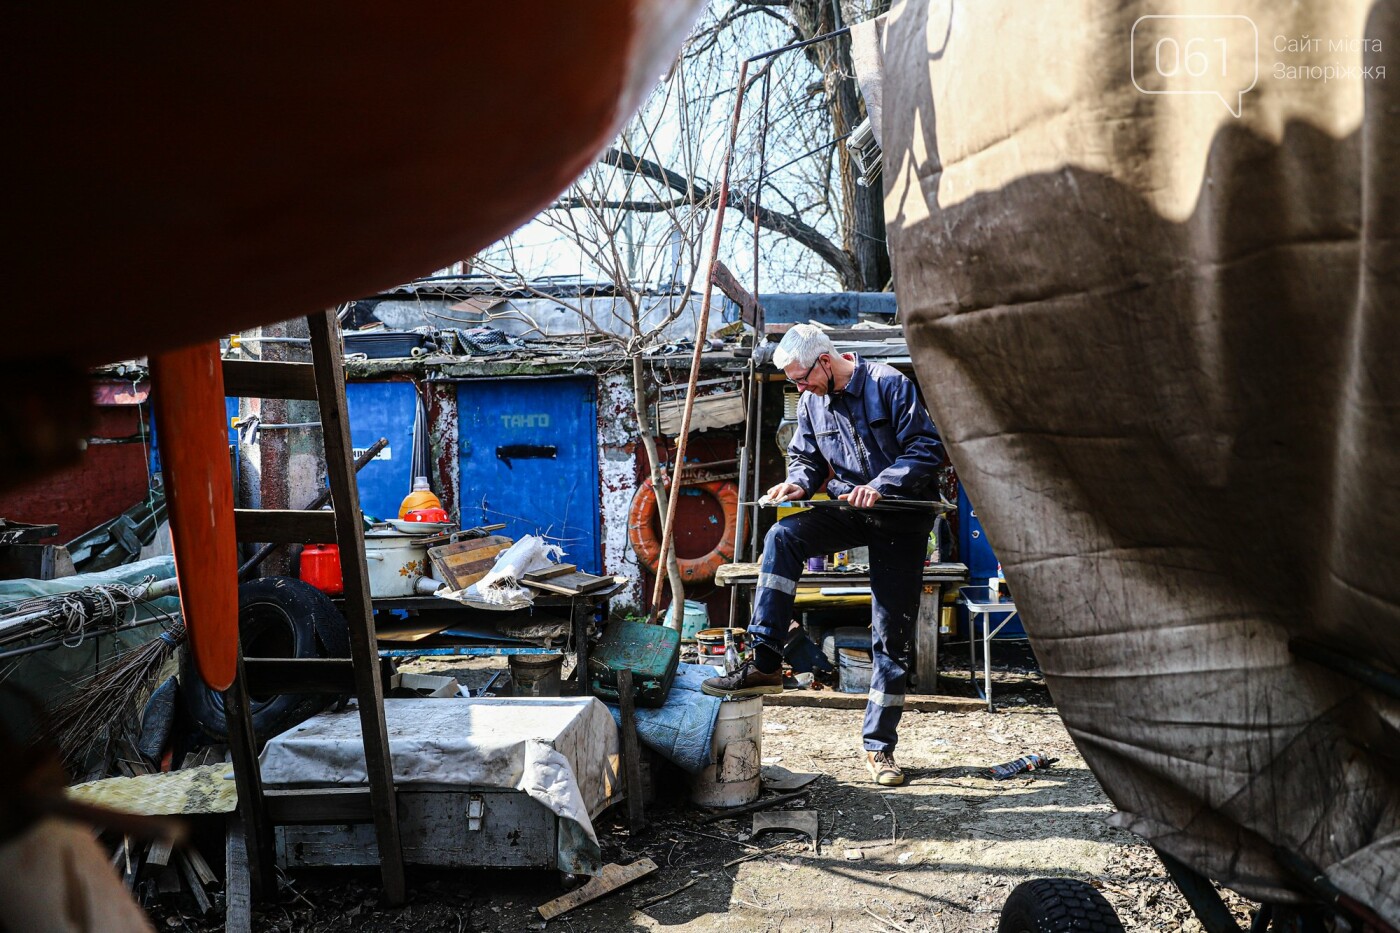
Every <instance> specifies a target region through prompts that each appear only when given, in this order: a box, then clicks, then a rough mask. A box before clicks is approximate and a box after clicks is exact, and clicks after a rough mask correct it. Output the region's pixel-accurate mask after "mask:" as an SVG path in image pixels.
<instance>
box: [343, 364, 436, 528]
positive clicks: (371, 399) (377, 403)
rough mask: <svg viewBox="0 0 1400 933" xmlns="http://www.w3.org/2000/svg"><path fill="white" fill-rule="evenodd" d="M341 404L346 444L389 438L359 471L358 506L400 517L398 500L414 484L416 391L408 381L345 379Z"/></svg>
mask: <svg viewBox="0 0 1400 933" xmlns="http://www.w3.org/2000/svg"><path fill="white" fill-rule="evenodd" d="M345 402H346V405H347V407H348V408H349V414H350V444H351V445H352V446H353V447H354V448H355V450H356V452H357V453H358V452H359V451H361V450H363V449H364V448H366V447H368V446H369V445H371V444H373V443H374V442H375V441H377V440H379V439H380V438H381V437H385V438H388V439H389V446H388V447H386V448H385V449H384V450H383V451H382V452H381V453H380V454H379V456H378V457H376V458H375V459H374V460H372V461H370V462H369V463H367V464H365V468H364V469H363V470H361V471H360V473H359V476H358V480H359V484H358V485H359V487H360V508H361V509H363V510H364V513H365V514H366V515H370V516H373V517H375V518H398V517H399V503H401V502H403V497H404V496H406V495H408V493H409V491H410V490H411V489H412V488H413V477H412V476H410V475H409V471H410V470H411V469H412V465H413V417H414V414H415V413H416V412H417V410H418V392H417V390H416V389H415V388H414V387H413V383H411V382H349V383H346V384H345ZM430 482H431V480H430Z"/></svg>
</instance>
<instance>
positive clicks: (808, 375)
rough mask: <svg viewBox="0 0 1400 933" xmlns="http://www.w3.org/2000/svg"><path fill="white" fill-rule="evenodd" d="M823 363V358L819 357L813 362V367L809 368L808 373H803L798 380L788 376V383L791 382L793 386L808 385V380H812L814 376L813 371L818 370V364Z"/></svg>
mask: <svg viewBox="0 0 1400 933" xmlns="http://www.w3.org/2000/svg"><path fill="white" fill-rule="evenodd" d="M821 361H822V358H821V357H817V358H816V359H815V360H813V361H812V365H811V366H808V367H807V371H806V372H805V373H803V374H802V375H801V376H799V377H798V378H796V379H794V378H792V377H791V376H788V377H787V381H788V382H791V383H792V384H793V385H796V386H803V385H806V384H807V380H808V379H810V378H811V376H812V370H814V369H816V368H817V364H818V363H820V362H821Z"/></svg>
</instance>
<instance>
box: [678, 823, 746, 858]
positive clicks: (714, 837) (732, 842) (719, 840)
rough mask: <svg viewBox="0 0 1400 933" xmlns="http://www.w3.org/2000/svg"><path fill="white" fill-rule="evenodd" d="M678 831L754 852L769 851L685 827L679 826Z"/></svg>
mask: <svg viewBox="0 0 1400 933" xmlns="http://www.w3.org/2000/svg"><path fill="white" fill-rule="evenodd" d="M676 829H678V830H680V831H681V832H683V833H688V834H689V835H691V836H704V837H705V838H706V839H714V840H715V841H717V842H727V843H729V844H730V845H732V846H738V847H739V848H741V849H750V850H752V851H754V852H767V851H768V850H767V849H762V848H759V847H758V846H751V845H749V844H748V843H747V842H740V841H739V840H737V839H726V838H725V837H723V836H716V835H715V834H714V833H702V832H700V831H699V830H698V829H686V828H685V827H684V826H677V827H676Z"/></svg>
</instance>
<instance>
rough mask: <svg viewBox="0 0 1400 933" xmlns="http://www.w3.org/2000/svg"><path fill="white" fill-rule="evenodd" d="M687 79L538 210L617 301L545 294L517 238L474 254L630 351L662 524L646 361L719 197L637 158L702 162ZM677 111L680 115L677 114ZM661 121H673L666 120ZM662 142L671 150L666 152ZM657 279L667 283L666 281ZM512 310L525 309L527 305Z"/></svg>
mask: <svg viewBox="0 0 1400 933" xmlns="http://www.w3.org/2000/svg"><path fill="white" fill-rule="evenodd" d="M684 83H685V69H684V68H683V67H681V68H677V69H675V70H674V71H673V72H672V75H671V77H670V78H669V79H668V80H667V81H666V82H665V83H663V84H662V86H661V87H660V88H658V90H657V92H656V93H655V95H654V98H653V100H652V101H651V102H650V103H649V104H648V106H646V107H644V108H643V110H642V112H641V114H640V115H639V116H638V117H637V118H636V119H635V120H634V121H633V122H632V123H631V124H630V125H629V126H628V127H627V129H626V130H625V131H624V133H623V134H622V137H621V139H620V140H619V148H617V149H614V150H611V151H614V152H616V153H617V155H618V157H617V158H616V159H614V160H611V161H606V160H605V161H600V162H599V163H598V164H596V165H594V166H593V167H591V168H590V169H589V170H588V171H587V172H585V173H584V175H583V177H581V178H580V179H579V180H578V181H576V182H575V183H574V184H573V185H572V186H571V187H570V188H569V190H568V192H566V194H565V196H564V197H563V198H561V199H560V203H559V204H558V205H556V207H555V208H554V209H551V210H549V211H546V212H545V213H544V214H542V215H541V217H540V218H538V222H539V223H541V224H543V225H544V226H545V227H547V228H549V229H551V230H553V231H555V232H556V233H558V234H560V235H561V236H562V237H563V238H564V239H565V240H566V241H567V242H568V243H570V244H571V245H572V246H573V247H574V248H575V249H576V250H577V251H578V254H579V256H580V262H581V265H582V269H581V271H582V272H584V273H586V274H588V275H591V276H597V277H601V278H603V279H605V280H606V281H607V282H609V283H610V284H611V285H612V292H613V296H614V297H613V298H612V300H611V302H608V303H605V304H604V306H603V307H602V308H601V309H600V308H599V304H600V303H599V302H598V301H593V302H588V301H585V300H581V299H567V298H560V297H558V296H557V295H554V294H550V295H545V293H543V292H541V291H539V290H538V289H537V288H535V287H534V286H533V285H532V284H531V276H530V275H529V274H528V272H527V270H525V269H523V268H522V264H521V262H520V252H521V251H520V249H519V248H518V245H517V244H514V243H512V242H510V240H507V241H504V242H503V243H501V244H499V245H498V246H497V247H495V248H493V249H492V250H488V251H486V252H485V253H483V254H482V255H480V256H478V257H476V258H475V259H474V260H473V268H474V270H476V271H479V272H485V273H486V274H488V275H491V276H493V277H495V278H496V279H497V280H498V281H499V282H500V283H501V284H503V285H508V286H509V287H511V288H515V289H520V290H523V291H525V292H527V293H534V294H537V295H540V296H541V297H548V298H549V299H550V300H551V301H552V302H555V303H558V304H562V305H564V306H565V307H568V308H569V309H570V310H572V311H573V312H574V313H575V314H577V315H578V318H579V321H580V322H581V324H582V327H583V331H582V333H583V336H585V337H587V338H588V339H589V340H590V341H593V342H598V343H601V344H605V345H608V346H610V347H611V348H612V349H614V350H615V351H616V352H617V353H618V354H619V355H620V356H621V357H622V358H623V359H625V360H626V365H627V368H628V371H629V375H630V381H631V384H632V414H633V416H634V417H635V418H636V421H637V426H638V433H639V434H640V437H641V441H642V445H643V448H644V449H645V450H646V454H647V461H648V463H649V465H650V472H651V481H652V487H653V491H654V493H655V495H656V501H657V509H658V512H659V515H660V518H661V521H662V522H663V524H664V522H665V521H666V516H667V514H668V512H669V511H670V509H671V508H672V505H673V499H672V497H671V494H670V493H671V490H670V489H669V488H668V485H667V481H666V476H665V471H664V469H663V465H662V462H661V456H660V451H659V447H658V444H657V437H656V434H657V431H658V426H655V425H653V424H652V423H651V416H650V410H651V409H650V405H649V404H648V402H649V399H650V397H651V394H652V389H653V387H654V386H656V385H657V384H658V380H657V378H656V373H654V372H652V371H651V370H650V368H649V367H648V365H647V361H648V358H649V357H648V351H649V350H651V349H653V348H655V347H656V346H658V345H659V344H661V343H663V342H666V341H668V340H669V339H671V338H670V337H669V335H668V331H670V330H671V329H672V326H673V325H674V324H676V322H677V321H679V320H681V319H682V317H683V316H684V315H686V313H687V312H688V311H690V310H691V305H692V300H693V299H692V295H693V291H694V286H695V284H696V282H695V279H696V275H697V273H698V271H699V270H700V269H701V268H702V265H703V263H702V261H701V258H700V251H701V245H700V244H701V242H702V241H703V239H704V236H703V233H704V231H705V229H706V227H707V223H708V218H709V216H710V205H709V198H708V195H704V196H701V195H698V194H697V193H696V191H695V190H693V189H691V188H690V187H689V186H688V185H685V184H682V185H681V186H680V188H679V193H678V194H677V193H673V192H672V191H671V190H668V187H667V182H666V181H664V180H662V179H660V178H657V177H655V176H654V175H649V174H648V173H646V172H642V171H638V170H635V169H629V168H628V166H634V165H639V164H641V163H642V162H651V163H654V162H655V161H656V160H657V159H659V158H663V157H668V158H674V159H676V160H678V161H679V163H680V164H681V165H683V166H685V167H686V168H687V169H690V168H691V167H692V166H693V162H692V161H691V157H692V155H693V153H694V151H695V148H696V141H695V140H694V138H693V137H692V136H691V135H690V134H691V124H690V121H689V119H688V116H687V111H686V108H684V107H681V108H679V110H678V111H673V110H671V109H669V108H668V107H667V104H668V103H669V102H670V101H671V100H672V99H673V98H675V97H676V96H679V95H681V94H683V91H684ZM676 113H679V115H680V116H679V119H673V117H674V116H675V114H676ZM662 121H668V122H666V123H665V125H664V126H663V125H662ZM663 149H664V150H665V151H666V153H667V155H666V156H662V155H661V152H662V151H663ZM619 169H621V171H619ZM639 205H645V207H639ZM658 284H660V285H661V286H662V287H660V288H657V287H656V286H657V285H658ZM658 292H659V293H660V294H658ZM505 313H506V314H507V315H511V316H517V317H518V316H519V315H520V313H521V312H518V311H514V310H512V311H508V312H505ZM526 323H527V326H529V325H532V324H533V322H529V321H527V322H526ZM665 557H666V571H665V572H666V575H667V580H668V582H669V584H670V588H671V611H670V615H669V618H668V624H669V625H671V627H673V628H676V629H679V628H680V627H681V619H682V612H683V600H684V595H685V588H684V583H683V581H682V579H681V575H680V568H679V565H678V563H677V560H676V556H675V551H674V548H672V549H671V550H670V552H669V553H668V554H666V555H665ZM658 570H659V568H658Z"/></svg>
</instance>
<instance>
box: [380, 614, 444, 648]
mask: <svg viewBox="0 0 1400 933" xmlns="http://www.w3.org/2000/svg"><path fill="white" fill-rule="evenodd" d="M454 624H456V623H454V622H453V620H452V619H439V620H437V621H433V620H428V621H423V620H422V619H408V620H405V621H403V622H390V623H387V624H384V625H376V626H375V628H374V637H375V638H376V639H378V640H379V641H393V642H410V643H411V642H415V641H422V640H423V639H425V638H431V637H432V636H434V635H437V634H438V633H440V632H442V631H443V630H444V629H449V628H451V627H452V626H453V625H454Z"/></svg>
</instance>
